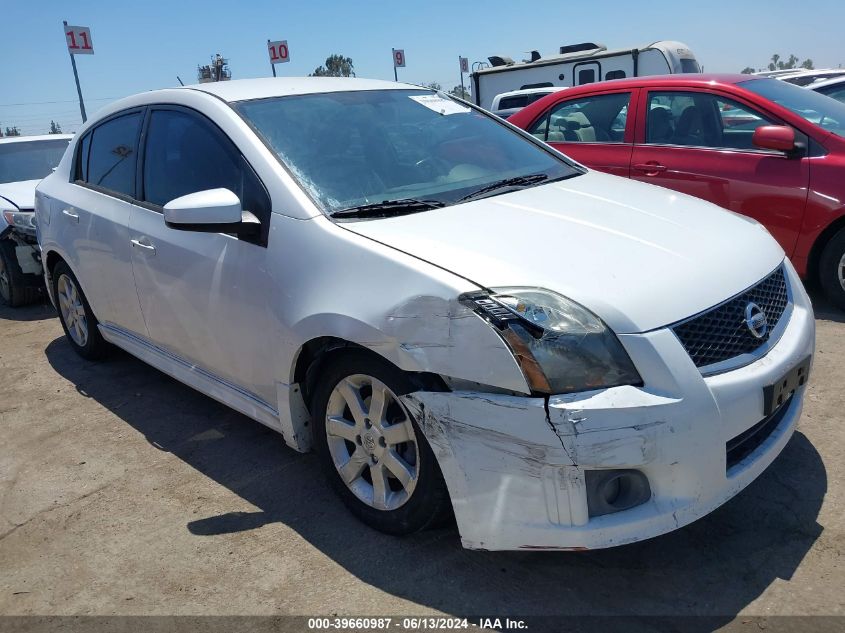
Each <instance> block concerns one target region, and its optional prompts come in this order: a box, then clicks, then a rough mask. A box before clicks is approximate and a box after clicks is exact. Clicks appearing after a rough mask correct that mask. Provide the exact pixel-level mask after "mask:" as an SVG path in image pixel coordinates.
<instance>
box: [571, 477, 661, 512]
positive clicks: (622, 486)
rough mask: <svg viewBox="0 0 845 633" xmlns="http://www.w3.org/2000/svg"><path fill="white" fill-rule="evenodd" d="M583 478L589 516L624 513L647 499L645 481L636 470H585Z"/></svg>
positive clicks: (649, 488)
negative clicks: (623, 511)
mask: <svg viewBox="0 0 845 633" xmlns="http://www.w3.org/2000/svg"><path fill="white" fill-rule="evenodd" d="M584 475H585V479H586V484H587V509H588V511H589V514H590V516H591V517H597V516H602V515H604V514H613V513H614V512H621V511H622V510H628V509H630V508H633V507H635V506H638V505H640V504H643V503H645V502H646V501H648V500H649V499H651V487H650V486H649V484H648V478H647V477H646V476H645V475H644V474H643V473H641V472H640V471H638V470H631V469H626V470H588V471H586V472H585V473H584Z"/></svg>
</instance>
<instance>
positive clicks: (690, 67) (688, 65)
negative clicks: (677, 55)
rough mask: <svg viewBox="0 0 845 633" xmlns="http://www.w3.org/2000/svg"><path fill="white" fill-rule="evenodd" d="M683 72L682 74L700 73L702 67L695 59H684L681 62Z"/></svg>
mask: <svg viewBox="0 0 845 633" xmlns="http://www.w3.org/2000/svg"><path fill="white" fill-rule="evenodd" d="M681 72H682V73H700V72H701V67H700V66H699V65H698V62H697V61H695V60H694V59H682V60H681Z"/></svg>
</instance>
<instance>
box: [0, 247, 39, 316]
mask: <svg viewBox="0 0 845 633" xmlns="http://www.w3.org/2000/svg"><path fill="white" fill-rule="evenodd" d="M30 276H31V275H26V274H24V272H23V271H22V270H21V266H20V264H19V263H18V256H17V253H15V243H14V242H13V241H11V240H0V303H2V304H3V305H7V306H10V307H12V308H17V307H19V306H23V305H26V304H28V303H32V302H34V301H36V300H37V299H38V298H39V296H40V295H39V289H38V286H36V285H35V284H33V283H30V280H29V279H27V278H28V277H30Z"/></svg>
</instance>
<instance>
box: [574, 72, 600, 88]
mask: <svg viewBox="0 0 845 633" xmlns="http://www.w3.org/2000/svg"><path fill="white" fill-rule="evenodd" d="M595 81H596V70H595V69H594V68H585V69H584V70H579V71H578V85H579V86H580V85H583V84H591V83H594V82H595Z"/></svg>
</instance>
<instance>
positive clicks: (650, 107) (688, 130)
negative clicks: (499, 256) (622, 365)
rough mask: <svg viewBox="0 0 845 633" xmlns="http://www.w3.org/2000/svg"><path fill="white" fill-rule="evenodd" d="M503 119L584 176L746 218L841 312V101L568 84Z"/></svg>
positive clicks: (678, 79)
mask: <svg viewBox="0 0 845 633" xmlns="http://www.w3.org/2000/svg"><path fill="white" fill-rule="evenodd" d="M508 123H512V124H514V125H516V126H518V127H520V128H522V129H524V130H527V131H528V132H530V133H531V134H533V135H534V136H536V137H537V138H539V139H541V140H543V141H545V142H546V143H548V144H550V145H552V146H553V147H555V148H556V149H558V150H560V151H561V152H563V153H565V154H567V155H569V156H571V157H572V158H574V159H575V160H577V161H579V162H581V163H583V164H585V165H587V166H588V167H592V168H593V169H597V170H599V171H604V172H607V173H610V174H616V175H618V176H625V177H628V178H635V179H637V180H641V181H643V182H649V183H652V184H655V185H661V186H663V187H668V188H670V189H674V190H676V191H680V192H683V193H687V194H690V195H693V196H697V197H699V198H704V199H705V200H709V201H710V202H713V203H715V204H718V205H719V206H722V207H724V208H726V209H730V210H731V211H735V212H737V213H741V214H743V215H747V216H750V217H752V218H754V219H755V220H758V221H759V222H761V223H762V224H763V225H765V227H766V228H767V229H768V230H769V232H771V234H772V235H773V236H774V237H775V238H776V239H777V240H778V241H779V242H780V244H781V246H783V249H784V251H786V253H787V254H788V255H789V256H790V257H791V259H792V262H793V263H794V264H795V267H796V268H797V270H798V272H799V273H800V274H801V275H802V276H804V277H805V278H817V279H819V281H820V282H821V285H822V287H823V288H824V290H825V293H826V294H827V295H828V296H829V297H830V299H831V300H832V301H833V302H834V303H835V304H836V305H838V306H839V307H841V308H845V104H843V103H840V102H838V101H835V100H834V99H830V98H829V97H825V96H824V95H820V94H818V93H815V92H813V91H812V90H805V89H803V88H799V87H797V86H793V85H791V84H789V83H786V82H783V81H777V80H775V79H765V78H759V77H754V76H749V75H704V74H696V75H669V76H665V77H642V78H639V77H638V78H634V79H620V80H616V81H605V82H601V83H595V84H589V85H585V86H579V87H576V88H569V89H567V90H564V91H561V92H556V93H554V94H551V95H549V96H547V97H544V98H543V99H540V100H539V101H537V102H535V103H533V104H531V105H529V106H527V107H526V108H524V109H523V110H521V111H519V112H517V113H516V114H514V115H513V116H511V117H510V118H509V119H508ZM713 255H714V257H718V253H717V252H714V254H713Z"/></svg>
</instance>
